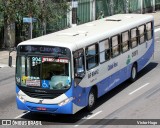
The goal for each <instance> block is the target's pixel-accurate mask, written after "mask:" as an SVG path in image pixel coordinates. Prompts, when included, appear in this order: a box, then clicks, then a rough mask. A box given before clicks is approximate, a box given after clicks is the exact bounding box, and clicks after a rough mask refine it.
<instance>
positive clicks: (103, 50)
mask: <svg viewBox="0 0 160 128" xmlns="http://www.w3.org/2000/svg"><path fill="white" fill-rule="evenodd" d="M99 48H100V63H103V62H105V61H107V60H109V59H110V48H109V39H105V40H102V41H100V43H99Z"/></svg>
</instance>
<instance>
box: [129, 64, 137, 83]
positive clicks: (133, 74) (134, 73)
mask: <svg viewBox="0 0 160 128" xmlns="http://www.w3.org/2000/svg"><path fill="white" fill-rule="evenodd" d="M136 79H137V66H136V64H134V65H133V66H132V69H131V78H130V80H131V82H134V81H135V80H136Z"/></svg>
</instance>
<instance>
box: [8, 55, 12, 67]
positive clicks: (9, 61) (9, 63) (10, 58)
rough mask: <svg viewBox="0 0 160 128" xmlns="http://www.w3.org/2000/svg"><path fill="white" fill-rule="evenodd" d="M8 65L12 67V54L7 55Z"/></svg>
mask: <svg viewBox="0 0 160 128" xmlns="http://www.w3.org/2000/svg"><path fill="white" fill-rule="evenodd" d="M8 66H9V67H12V56H9V60H8Z"/></svg>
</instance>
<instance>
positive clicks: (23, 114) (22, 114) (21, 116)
mask: <svg viewBox="0 0 160 128" xmlns="http://www.w3.org/2000/svg"><path fill="white" fill-rule="evenodd" d="M29 112H30V111H28V112H26V113H23V114H21V115H19V116H16V117H15V118H14V119H18V118H20V117H22V116H24V115H26V114H27V113H29Z"/></svg>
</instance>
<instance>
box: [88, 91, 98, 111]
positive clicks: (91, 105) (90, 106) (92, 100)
mask: <svg viewBox="0 0 160 128" xmlns="http://www.w3.org/2000/svg"><path fill="white" fill-rule="evenodd" d="M95 102H96V91H95V90H94V89H91V91H90V93H89V96H88V106H87V110H88V111H91V110H93V108H94V106H95Z"/></svg>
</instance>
